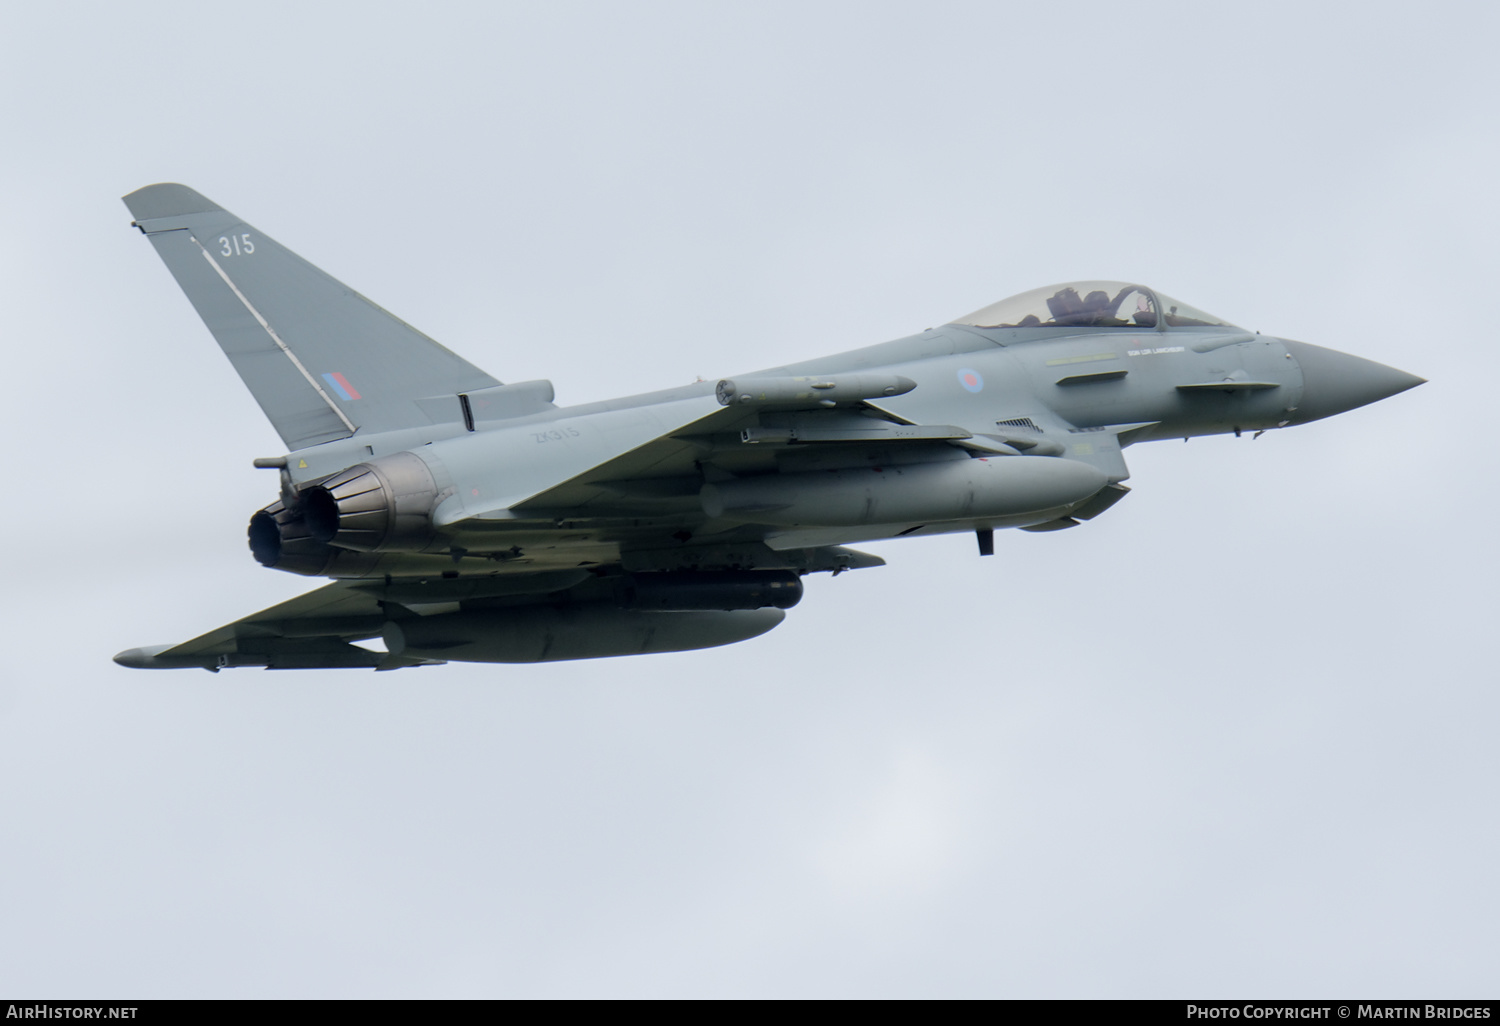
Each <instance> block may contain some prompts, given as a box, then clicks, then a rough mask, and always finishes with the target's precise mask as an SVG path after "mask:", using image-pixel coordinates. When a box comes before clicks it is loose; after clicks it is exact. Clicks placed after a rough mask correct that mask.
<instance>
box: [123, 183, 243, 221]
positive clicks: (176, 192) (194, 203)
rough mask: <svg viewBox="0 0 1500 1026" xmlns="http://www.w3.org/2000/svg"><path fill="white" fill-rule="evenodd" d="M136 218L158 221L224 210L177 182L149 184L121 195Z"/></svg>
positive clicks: (199, 193)
mask: <svg viewBox="0 0 1500 1026" xmlns="http://www.w3.org/2000/svg"><path fill="white" fill-rule="evenodd" d="M121 198H122V199H123V200H124V201H125V206H126V207H127V208H129V210H130V214H131V216H132V217H134V218H135V219H136V220H137V221H155V220H158V219H159V218H163V217H181V216H183V215H184V214H210V213H214V212H216V211H220V210H223V209H224V208H223V207H221V206H219V205H218V204H217V203H215V202H214V201H213V200H211V199H209V198H208V197H207V196H205V195H203V194H202V193H201V192H197V191H196V190H193V189H189V188H188V187H187V186H186V185H178V184H177V183H176V182H159V183H158V184H156V185H147V186H145V187H144V188H140V189H137V190H135V192H132V193H129V194H127V195H125V196H123V197H121Z"/></svg>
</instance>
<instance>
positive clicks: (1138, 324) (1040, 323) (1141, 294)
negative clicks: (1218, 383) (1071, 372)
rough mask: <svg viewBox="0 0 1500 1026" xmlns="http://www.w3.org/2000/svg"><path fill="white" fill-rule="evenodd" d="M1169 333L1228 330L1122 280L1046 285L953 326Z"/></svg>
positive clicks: (1217, 320)
mask: <svg viewBox="0 0 1500 1026" xmlns="http://www.w3.org/2000/svg"><path fill="white" fill-rule="evenodd" d="M1160 318H1165V321H1166V326H1167V327H1168V328H1207V327H1233V325H1231V324H1230V323H1229V322H1228V321H1225V320H1222V319H1220V318H1218V317H1215V316H1214V315H1213V314H1211V313H1206V312H1205V311H1203V310H1199V309H1197V308H1196V307H1191V306H1188V305H1187V304H1186V303H1182V302H1179V301H1177V300H1175V299H1173V298H1172V297H1171V296H1164V295H1162V294H1161V293H1160V292H1155V291H1153V290H1151V289H1148V288H1146V286H1144V285H1130V284H1127V283H1126V282H1122V281H1075V282H1070V283H1068V284H1066V285H1048V286H1047V287H1046V288H1041V289H1033V290H1032V291H1030V292H1023V293H1021V294H1020V295H1019V296H1011V297H1010V298H1009V299H1002V300H1000V302H998V303H992V304H991V305H989V306H987V307H985V308H984V309H983V310H976V311H974V312H973V313H971V314H969V315H968V316H967V317H960V318H958V319H957V320H955V321H953V322H951V323H953V324H968V325H971V326H973V327H976V328H1133V329H1135V330H1136V331H1139V330H1141V329H1142V328H1149V329H1153V330H1154V329H1155V328H1156V327H1157V326H1158V324H1159V319H1160Z"/></svg>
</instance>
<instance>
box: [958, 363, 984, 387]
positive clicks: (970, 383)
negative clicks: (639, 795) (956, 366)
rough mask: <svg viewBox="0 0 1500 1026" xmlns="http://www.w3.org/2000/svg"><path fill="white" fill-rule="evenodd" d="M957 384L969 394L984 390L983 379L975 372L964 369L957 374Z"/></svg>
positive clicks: (970, 369)
mask: <svg viewBox="0 0 1500 1026" xmlns="http://www.w3.org/2000/svg"><path fill="white" fill-rule="evenodd" d="M958 383H959V384H960V385H962V386H964V388H966V389H968V390H969V391H970V392H978V391H981V390H982V389H983V388H984V378H983V377H981V376H980V374H979V372H978V371H977V370H974V369H972V368H970V367H965V368H964V369H963V370H961V371H959V372H958Z"/></svg>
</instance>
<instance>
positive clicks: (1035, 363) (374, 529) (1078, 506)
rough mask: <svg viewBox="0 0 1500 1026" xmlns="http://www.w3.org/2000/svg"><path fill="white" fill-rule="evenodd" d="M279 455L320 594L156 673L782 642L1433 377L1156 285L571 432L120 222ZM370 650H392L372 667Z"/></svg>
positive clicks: (370, 331) (280, 562)
mask: <svg viewBox="0 0 1500 1026" xmlns="http://www.w3.org/2000/svg"><path fill="white" fill-rule="evenodd" d="M125 203H126V205H127V206H128V207H129V208H130V212H131V214H132V215H133V216H134V218H135V221H134V225H135V226H136V227H138V228H139V229H140V230H141V232H142V233H144V234H145V236H146V237H147V238H148V239H150V240H151V244H152V245H153V246H154V247H156V252H157V254H158V255H159V256H160V257H161V259H162V260H163V262H165V263H166V265H167V268H168V270H170V271H171V272H172V275H173V276H174V277H175V278H176V279H177V283H178V284H179V285H180V286H181V287H182V289H183V291H184V292H186V293H187V296H188V299H189V300H190V301H191V302H192V304H193V306H194V307H195V308H196V309H197V311H198V313H199V315H200V316H201V317H202V318H203V321H204V323H205V324H206V325H207V326H208V329H209V331H210V332H211V333H212V334H213V336H214V338H215V340H216V341H217V342H218V343H219V345H220V347H221V348H222V349H223V350H224V353H225V355H227V356H228V357H229V361H230V363H231V364H233V365H234V369H235V370H236V371H237V372H238V373H239V375H240V377H241V378H242V379H243V380H244V382H245V385H246V386H247V387H248V388H249V389H250V391H251V393H252V394H253V395H254V397H255V400H256V401H257V402H258V403H259V404H260V407H261V409H262V410H264V411H265V414H266V416H267V417H268V418H269V419H270V421H271V424H272V425H273V426H274V427H275V429H276V431H277V433H279V434H280V436H281V438H282V440H283V442H284V443H285V445H286V448H287V453H286V455H284V456H275V457H269V458H261V459H257V460H256V461H255V465H256V466H257V467H263V468H267V469H270V470H274V471H275V472H276V474H277V475H279V478H280V488H279V495H278V496H277V497H276V500H275V501H274V502H271V503H270V504H269V505H267V506H266V507H265V508H264V509H262V510H260V511H259V512H257V513H255V514H254V515H253V516H252V517H251V519H250V528H249V537H250V551H251V553H252V554H253V555H254V557H255V559H257V560H258V561H259V562H260V563H261V564H262V565H263V566H267V567H271V568H273V569H276V570H284V571H287V572H288V573H293V574H302V575H304V576H307V577H329V578H332V579H333V583H331V584H326V585H324V586H323V587H321V588H319V589H317V590H316V591H312V592H309V593H308V594H305V595H303V596H301V597H300V598H295V599H292V600H291V601H289V602H283V603H282V604H280V605H277V606H273V607H271V608H270V609H266V610H264V611H262V612H259V613H255V614H254V615H252V616H247V617H245V618H244V619H242V620H238V621H236V622H235V623H232V624H229V625H227V626H224V627H220V628H219V629H217V630H214V631H210V632H209V633H207V634H204V635H202V636H201V637H197V638H194V639H193V640H191V641H186V642H183V643H182V644H178V645H159V646H153V647H149V648H135V649H130V650H129V651H126V652H122V653H120V654H119V655H118V656H116V657H115V661H116V662H118V663H120V664H121V665H123V666H129V667H137V668H143V669H147V668H149V669H165V668H176V667H202V668H203V669H208V670H219V669H221V668H224V667H235V666H261V667H268V668H270V669H310V668H316V667H361V666H362V667H372V668H374V669H377V670H389V669H397V668H400V667H407V666H420V665H424V664H433V663H441V662H445V661H448V660H459V661H464V662H489V663H528V662H542V661H547V660H560V659H592V658H598V657H601V656H619V655H637V654H645V653H654V652H680V651H686V650H689V649H699V648H710V647H713V646H716V645H728V644H732V643H734V642H738V641H745V640H747V639H749V638H754V637H756V636H758V635H761V634H764V633H766V632H767V631H769V630H771V628H773V627H775V626H776V625H777V624H779V623H781V621H782V620H783V618H785V616H786V610H788V609H790V608H792V607H793V606H795V605H796V604H797V601H798V599H800V598H801V596H802V581H801V578H802V577H803V576H804V575H806V574H813V573H833V574H838V573H841V572H843V571H846V570H858V569H863V568H866V567H874V566H879V565H881V564H882V563H883V560H881V559H879V558H878V557H875V556H871V555H868V554H866V553H863V552H859V551H857V550H855V549H852V548H846V547H845V546H846V545H848V544H850V543H857V542H861V541H871V540H877V539H879V540H885V539H891V538H905V537H910V536H914V535H927V534H943V533H950V532H958V531H963V532H970V533H972V534H974V536H975V537H976V539H977V543H978V550H979V553H980V554H981V555H989V554H991V553H992V552H993V551H994V532H995V530H996V529H997V528H1007V527H1014V528H1019V529H1021V530H1023V531H1057V530H1061V529H1064V528H1073V527H1077V526H1079V525H1080V524H1082V523H1084V522H1086V521H1089V520H1091V519H1093V518H1094V517H1097V516H1099V515H1100V514H1102V513H1104V512H1105V511H1106V510H1108V509H1109V508H1110V507H1111V506H1113V505H1114V504H1115V503H1116V502H1119V501H1120V499H1122V498H1123V497H1124V496H1125V495H1126V493H1127V492H1128V490H1129V489H1128V488H1127V487H1126V486H1125V484H1124V482H1125V480H1126V478H1128V477H1129V476H1130V474H1129V471H1128V470H1127V469H1126V466H1125V460H1124V456H1123V451H1124V449H1125V448H1126V447H1127V446H1130V445H1134V444H1136V443H1139V442H1147V441H1155V440H1161V439H1178V438H1190V437H1192V436H1195V435H1212V434H1221V433H1224V432H1230V431H1232V432H1234V433H1235V434H1236V435H1238V434H1240V433H1241V432H1244V431H1253V432H1262V431H1267V430H1270V429H1272V428H1282V427H1288V426H1291V425H1295V424H1305V423H1307V422H1308V421H1313V420H1318V419H1320V418H1323V417H1329V416H1332V415H1334V414H1337V413H1343V412H1344V411H1346V410H1352V409H1354V408H1355V407H1358V406H1364V405H1365V404H1367V403H1372V402H1375V401H1377V400H1379V399H1384V398H1386V397H1388V396H1392V395H1395V394H1396V393H1397V392H1402V391H1404V390H1406V389H1408V388H1411V387H1413V386H1415V385H1418V384H1421V383H1422V379H1421V378H1418V377H1415V376H1413V375H1411V374H1407V373H1405V372H1403V371H1399V370H1395V369H1393V368H1391V367H1386V366H1383V365H1381V364H1378V363H1373V362H1371V361H1369V360H1364V359H1361V358H1359V357H1357V356H1350V355H1347V354H1345V353H1340V352H1335V351H1334V350H1331V349H1323V348H1320V347H1318V346H1314V345H1309V344H1307V343H1305V342H1294V341H1292V340H1290V339H1283V338H1272V337H1270V336H1268V335H1260V334H1257V333H1254V332H1250V331H1246V330H1244V329H1243V328H1239V327H1236V326H1235V325H1232V324H1227V323H1225V322H1224V321H1222V320H1220V319H1219V318H1218V317H1215V316H1213V315H1212V314H1209V313H1206V312H1204V311H1202V310H1199V309H1195V308H1194V307H1191V306H1189V305H1187V304H1186V303H1183V302H1180V301H1178V300H1176V299H1173V298H1171V297H1170V296H1166V295H1163V294H1162V293H1160V292H1157V291H1155V290H1154V289H1151V288H1149V287H1147V286H1145V285H1138V284H1131V283H1128V282H1113V281H1081V282H1073V283H1071V284H1067V285H1057V286H1049V287H1047V288H1043V289H1037V290H1036V291H1033V292H1026V293H1023V294H1021V295H1018V296H1014V297H1012V298H1010V299H1006V300H1002V301H1001V302H999V303H995V304H994V305H993V306H987V307H985V308H983V309H982V310H979V311H977V312H975V313H972V314H969V315H967V316H965V317H959V318H957V319H956V320H953V321H951V322H950V323H948V324H945V325H943V326H942V327H939V328H932V329H929V330H927V331H923V332H921V333H920V334H916V335H911V336H909V337H907V338H901V339H897V340H895V341H893V342H884V343H881V344H879V345H874V346H870V347H868V348H865V349H856V350H854V351H852V352H847V353H841V354H838V355H836V356H827V357H822V358H819V359H815V360H808V361H806V362H805V363H797V364H792V365H790V366H785V367H771V368H767V369H765V370H759V371H753V372H751V373H748V374H741V375H736V376H734V377H732V378H725V379H724V380H722V381H718V382H705V383H700V384H694V385H688V386H685V387H682V388H674V389H668V390H666V391H661V392H651V393H648V394H645V395H638V396H631V397H629V398H624V399H615V400H612V401H609V402H600V403H589V404H586V405H582V406H561V407H560V406H557V405H555V404H554V402H553V390H552V385H551V383H550V382H547V381H522V382H513V383H510V384H502V383H501V382H499V381H497V380H495V379H494V378H492V377H491V376H490V375H489V374H486V373H485V372H484V371H482V370H480V369H479V368H478V367H475V366H474V365H473V364H471V363H468V362H467V361H465V360H464V359H463V358H461V357H459V356H457V355H456V354H454V353H452V352H449V351H448V350H447V349H445V348H443V347H442V346H441V345H439V344H437V343H436V342H434V341H433V340H432V339H430V338H428V337H427V336H425V335H423V334H422V333H421V332H419V331H417V330H415V329H414V328H412V327H410V326H409V325H407V324H405V323H404V322H402V321H400V320H398V319H397V318H395V317H393V316H391V315H390V314H388V313H386V312H385V311H384V310H382V309H381V308H380V307H378V306H375V305H374V304H373V303H371V302H369V301H368V300H366V299H365V298H364V297H363V296H361V295H359V294H358V293H356V292H354V291H352V290H351V289H349V288H347V287H346V286H344V285H343V284H341V283H340V282H338V281H335V280H334V279H332V278H330V277H329V276H328V275H326V274H324V273H323V272H322V271H320V270H318V269H317V268H316V267H313V266H312V265H311V264H308V263H307V262H305V261H304V260H302V259H301V258H300V257H298V256H297V255H296V254H294V253H292V252H291V251H290V250H288V249H286V248H284V247H282V246H281V245H279V244H277V243H276V242H275V241H273V240H272V239H270V238H268V237H267V236H265V235H263V234H262V233H261V232H259V231H257V230H256V229H255V228H253V227H251V226H250V225H248V224H246V223H245V222H243V221H241V220H240V219H239V218H238V217H236V216H234V215H233V214H231V213H229V212H228V211H227V210H224V209H223V208H222V207H220V206H219V205H218V204H216V203H214V202H212V201H211V200H209V199H207V198H206V197H204V196H202V195H200V194H198V193H197V192H194V191H193V190H192V189H189V188H187V187H185V186H182V185H170V184H168V185H150V186H147V187H146V188H144V189H141V190H139V191H137V192H133V193H131V194H130V195H128V196H126V197H125ZM376 638H378V639H381V640H382V641H383V643H384V647H385V649H386V651H384V652H380V651H375V650H373V649H370V648H365V647H362V646H360V645H358V644H356V643H357V642H360V641H368V640H372V639H376Z"/></svg>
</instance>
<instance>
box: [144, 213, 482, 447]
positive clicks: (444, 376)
mask: <svg viewBox="0 0 1500 1026" xmlns="http://www.w3.org/2000/svg"><path fill="white" fill-rule="evenodd" d="M125 205H126V206H127V207H129V208H130V213H131V214H132V215H133V216H134V217H135V224H136V225H137V227H139V228H140V229H141V231H142V232H144V233H145V234H146V236H147V237H148V238H149V239H150V240H151V243H152V245H153V246H155V247H156V252H157V254H158V255H160V257H161V258H162V262H163V263H165V264H166V265H167V268H168V270H170V271H171V272H172V276H173V277H174V278H176V279H177V284H178V285H180V286H181V287H182V291H183V292H185V293H186V294H187V297H188V299H189V300H190V301H191V302H192V304H193V307H194V308H195V309H196V310H197V311H198V315H199V316H200V317H202V318H203V323H204V324H206V325H207V326H208V330H209V331H210V332H212V333H213V336H214V339H215V340H216V341H217V342H218V343H219V347H220V348H221V349H223V350H224V354H225V355H226V356H228V357H229V360H230V362H231V363H232V364H233V365H234V369H235V370H236V371H237V372H238V373H239V375H240V378H241V379H242V380H243V381H244V382H245V385H246V387H248V388H249V389H250V392H251V394H252V395H253V396H254V397H255V401H256V402H257V403H259V404H260V408H261V409H262V410H263V411H265V414H266V417H267V419H269V420H270V421H271V425H272V426H273V427H274V428H275V429H276V431H277V433H278V434H280V435H281V438H282V441H284V442H285V443H286V446H287V448H288V449H289V450H295V449H302V448H306V447H307V446H310V445H317V444H319V443H320V442H328V441H333V440H334V439H338V438H347V437H348V436H349V435H351V434H353V433H354V432H355V431H356V430H363V431H366V432H370V433H374V432H379V431H390V430H395V429H398V428H410V427H421V426H424V425H427V424H430V423H432V421H431V419H430V418H429V417H428V416H427V414H426V413H425V412H424V409H423V406H421V405H418V402H417V400H419V399H427V398H431V397H433V396H441V395H449V396H452V395H457V394H458V393H468V392H471V391H477V390H479V389H484V388H491V387H493V386H495V385H498V384H499V382H498V381H496V380H495V379H494V378H492V377H491V376H490V375H488V374H486V373H485V372H484V371H482V370H480V369H479V368H478V367H475V366H474V365H473V364H471V363H469V362H468V361H466V360H464V359H462V358H461V357H459V356H458V355H456V354H455V353H452V352H450V351H449V350H447V349H445V348H444V347H443V346H441V345H439V344H438V343H436V342H434V341H433V340H432V339H430V338H428V337H427V336H426V335H424V334H422V333H421V332H420V331H417V330H416V329H415V328H413V327H412V326H411V325H409V324H407V323H406V322H404V321H402V320H400V319H399V318H397V317H394V316H392V315H391V314H389V313H387V312H386V311H385V310H382V309H381V308H380V307H378V306H376V305H375V304H374V303H372V302H370V301H369V300H368V299H366V298H365V297H364V296H361V295H360V294H359V293H357V292H355V291H354V290H353V289H350V288H349V287H347V286H346V285H344V284H342V283H341V282H338V281H336V280H335V279H333V278H331V277H329V276H328V275H327V274H325V273H323V272H322V271H320V270H319V269H318V268H316V267H314V266H313V265H312V264H310V263H308V262H307V261H305V260H303V259H302V258H301V257H299V256H297V254H295V253H293V252H292V251H291V250H289V249H287V248H286V247H284V246H282V245H280V244H279V243H277V242H276V241H275V240H274V239H271V238H270V237H269V236H266V235H263V234H262V233H260V232H259V231H257V230H256V229H255V228H253V227H251V226H250V225H248V224H246V223H245V222H243V221H241V220H240V219H239V218H237V217H235V216H234V215H233V214H231V213H230V212H229V211H227V210H225V209H223V208H222V207H220V206H219V205H218V204H216V203H214V202H213V201H212V200H210V199H208V198H207V197H205V196H203V195H200V194H199V193H197V192H194V191H193V190H192V189H189V188H188V187H187V186H185V185H175V184H163V185H148V186H146V187H145V188H144V189H138V190H136V191H135V192H132V193H131V194H130V195H128V196H126V197H125ZM424 405H426V406H428V408H430V404H424ZM454 409H455V410H457V404H456V403H455V404H454Z"/></svg>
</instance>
